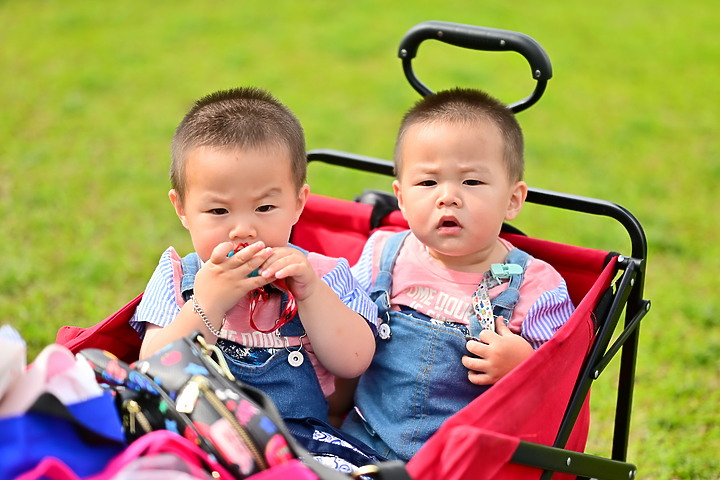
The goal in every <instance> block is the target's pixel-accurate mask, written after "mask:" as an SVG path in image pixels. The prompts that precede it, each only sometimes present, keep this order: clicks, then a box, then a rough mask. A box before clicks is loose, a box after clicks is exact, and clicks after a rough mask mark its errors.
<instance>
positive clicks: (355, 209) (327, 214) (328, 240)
mask: <svg viewBox="0 0 720 480" xmlns="http://www.w3.org/2000/svg"><path fill="white" fill-rule="evenodd" d="M371 213H372V207H370V205H365V204H362V203H357V202H350V201H347V200H338V199H335V198H330V197H324V196H321V195H315V194H311V195H310V197H309V198H308V201H307V204H306V205H305V210H304V211H303V213H302V215H301V216H300V220H299V221H298V222H297V223H296V224H295V227H294V228H293V233H292V237H291V239H290V241H291V242H292V243H294V244H295V245H297V246H299V247H302V248H304V249H306V250H310V251H312V252H317V253H321V254H323V255H327V256H330V257H344V258H346V259H347V260H348V261H349V262H350V264H351V265H352V264H353V263H355V262H356V261H357V259H358V258H360V253H361V252H362V247H363V245H365V241H366V240H367V238H368V236H369V235H370V214H371Z"/></svg>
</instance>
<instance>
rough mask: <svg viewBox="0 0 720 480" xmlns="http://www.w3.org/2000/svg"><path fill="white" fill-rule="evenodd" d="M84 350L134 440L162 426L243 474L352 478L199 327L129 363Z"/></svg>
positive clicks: (404, 478)
mask: <svg viewBox="0 0 720 480" xmlns="http://www.w3.org/2000/svg"><path fill="white" fill-rule="evenodd" d="M78 355H79V356H82V357H83V358H84V359H86V360H87V361H88V363H89V364H90V365H91V366H92V368H93V370H94V371H95V374H96V376H97V378H98V381H99V382H100V383H104V384H108V385H110V386H111V387H112V388H113V390H114V391H115V399H116V406H117V409H118V411H119V412H120V416H121V418H122V423H123V429H124V431H125V435H126V437H127V441H128V442H133V441H134V440H136V439H138V438H140V437H141V436H143V435H145V434H147V433H150V432H153V431H156V430H169V431H172V432H175V433H178V434H180V435H182V436H183V437H184V438H186V439H189V440H191V441H192V442H193V443H195V444H196V445H198V446H199V447H200V448H202V449H203V450H204V451H205V452H207V453H208V454H209V455H210V457H211V458H213V459H215V460H217V461H218V462H219V464H220V465H222V466H223V467H224V468H225V469H226V470H227V471H228V472H229V473H230V474H231V475H232V476H233V477H234V478H237V479H246V478H248V479H252V480H255V479H258V480H259V479H267V480H271V479H280V478H298V479H302V478H308V479H310V478H316V479H323V480H347V479H348V478H349V477H348V475H346V474H344V473H340V472H338V471H335V470H332V469H330V468H328V467H326V466H324V465H322V464H320V463H319V462H317V461H315V460H314V459H313V458H312V455H311V454H310V453H308V452H307V451H306V450H305V449H304V448H302V447H301V446H300V445H299V444H298V443H297V442H296V441H295V440H294V438H293V437H292V435H291V434H290V432H289V430H288V428H287V426H286V425H285V423H284V422H283V420H282V418H281V417H280V414H279V412H278V411H277V409H276V407H275V405H274V404H273V403H272V401H271V400H270V399H269V397H267V396H266V395H265V394H264V393H263V392H261V391H260V390H258V389H256V388H253V387H251V386H249V385H247V384H245V383H242V382H240V381H237V380H236V379H235V378H234V376H233V375H232V373H231V372H230V370H229V369H228V367H227V364H226V362H225V358H224V357H223V354H222V352H221V351H220V350H219V349H218V348H217V347H216V346H214V345H208V344H207V343H206V342H205V340H204V338H203V336H202V335H201V334H200V333H198V332H194V333H193V334H191V335H190V336H188V337H185V338H181V339H179V340H176V341H175V342H173V343H171V344H170V345H168V346H166V347H165V348H163V349H162V350H160V351H158V352H157V353H156V354H154V355H153V356H151V357H149V358H147V359H145V360H140V361H136V362H133V363H132V364H129V365H128V364H127V363H125V362H123V361H121V360H119V359H117V358H116V357H114V356H113V355H112V354H110V353H108V352H106V351H104V350H99V349H94V348H90V349H84V350H82V351H81V352H79V353H78ZM131 445H132V444H131ZM360 471H361V472H367V473H368V474H370V475H372V478H377V479H381V480H384V479H391V478H392V479H398V480H409V478H410V477H409V476H408V475H407V473H406V471H405V469H404V465H402V464H401V463H400V462H383V463H380V464H377V465H369V466H367V467H361V470H360ZM288 475H289V476H288ZM350 478H354V477H353V476H350ZM364 478H370V477H364Z"/></svg>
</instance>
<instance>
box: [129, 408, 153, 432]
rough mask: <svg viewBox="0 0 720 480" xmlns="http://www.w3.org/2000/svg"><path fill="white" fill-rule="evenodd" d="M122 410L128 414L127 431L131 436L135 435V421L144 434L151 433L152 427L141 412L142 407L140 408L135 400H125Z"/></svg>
mask: <svg viewBox="0 0 720 480" xmlns="http://www.w3.org/2000/svg"><path fill="white" fill-rule="evenodd" d="M123 408H124V409H125V410H126V411H127V412H128V416H127V418H128V430H129V431H130V434H131V435H135V426H136V425H135V422H136V421H137V423H138V424H139V425H140V428H142V429H143V431H144V433H150V432H151V431H152V426H151V425H150V422H149V421H148V419H147V417H146V416H145V414H144V413H143V412H142V407H140V404H139V403H138V402H136V401H135V400H125V401H124V402H123Z"/></svg>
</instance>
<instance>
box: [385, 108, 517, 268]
mask: <svg viewBox="0 0 720 480" xmlns="http://www.w3.org/2000/svg"><path fill="white" fill-rule="evenodd" d="M400 154H401V155H402V158H401V160H402V169H401V172H400V176H399V177H398V179H397V180H396V181H395V182H394V183H393V188H394V190H395V194H396V195H397V197H398V202H399V204H400V209H401V210H402V212H403V214H404V215H405V218H406V219H407V220H408V223H409V224H410V228H411V229H412V231H413V233H414V234H415V235H416V236H417V237H418V238H419V239H420V241H422V242H423V243H424V244H425V245H427V246H428V247H429V249H430V254H431V255H433V257H435V258H436V259H438V260H439V261H441V262H442V263H444V264H446V265H447V266H449V267H452V268H456V269H461V270H465V269H472V267H473V266H485V265H486V264H487V263H496V262H500V261H502V259H503V258H504V254H505V252H504V250H503V249H502V248H501V247H500V244H499V242H498V240H497V236H498V234H499V233H500V228H501V226H502V223H503V221H504V220H511V219H513V218H515V216H516V215H517V214H518V213H519V211H520V209H521V207H522V204H523V202H524V200H525V196H526V194H527V186H526V185H525V183H524V182H512V181H510V180H509V179H508V175H507V169H506V166H505V162H504V160H503V155H504V142H503V138H502V136H501V134H500V131H499V129H498V128H497V126H495V125H494V124H492V123H490V122H488V121H483V122H480V123H475V124H470V125H462V124H447V123H433V124H430V125H422V124H416V125H413V126H411V127H410V128H409V129H408V130H407V132H406V134H405V138H404V141H403V144H402V148H401V151H400Z"/></svg>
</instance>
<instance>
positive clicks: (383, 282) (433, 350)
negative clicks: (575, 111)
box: [342, 232, 529, 461]
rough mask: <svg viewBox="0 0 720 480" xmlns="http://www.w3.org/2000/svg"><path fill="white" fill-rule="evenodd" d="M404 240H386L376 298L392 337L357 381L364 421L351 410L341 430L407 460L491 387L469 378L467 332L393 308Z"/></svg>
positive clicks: (513, 255) (521, 258)
mask: <svg viewBox="0 0 720 480" xmlns="http://www.w3.org/2000/svg"><path fill="white" fill-rule="evenodd" d="M406 237H407V232H402V233H399V234H396V235H393V236H391V237H390V238H388V240H387V243H386V244H385V246H384V248H383V252H382V255H381V257H380V265H379V273H378V276H377V278H376V282H375V285H374V288H373V291H372V293H371V298H373V299H374V300H375V302H376V304H377V305H378V309H379V312H380V315H381V317H383V316H384V317H385V318H386V320H387V321H388V325H389V326H390V329H391V332H392V334H391V337H390V338H389V339H387V340H378V341H377V346H376V351H375V356H374V357H373V361H372V364H371V365H370V367H369V368H368V370H367V371H366V372H365V373H364V374H363V375H362V377H361V378H360V382H359V384H358V388H357V391H356V394H355V404H356V405H357V408H358V410H359V411H360V412H361V414H362V417H364V419H363V418H362V417H360V415H358V413H357V412H355V411H353V412H351V413H350V415H348V417H347V418H346V420H345V422H344V423H343V426H342V430H343V431H345V432H347V433H349V434H351V435H353V436H354V437H355V438H357V439H359V440H360V441H362V442H364V443H366V444H367V445H369V446H370V447H372V448H373V449H374V450H376V451H377V452H378V453H379V454H380V455H383V456H385V457H387V458H390V459H400V460H403V461H408V460H409V459H410V458H411V457H412V456H413V455H414V454H415V453H416V452H417V451H418V449H419V448H420V447H421V446H422V445H423V444H424V443H425V442H426V441H427V440H428V439H429V438H430V436H431V435H432V434H434V433H435V432H436V431H437V429H438V428H440V425H441V424H442V423H443V422H444V421H445V420H446V419H447V418H449V417H450V416H452V415H454V414H455V413H457V412H458V411H459V410H460V409H462V408H463V407H465V406H466V405H468V404H469V403H470V402H471V401H472V400H474V399H475V398H476V397H477V396H478V395H480V394H482V393H483V392H485V391H486V390H487V389H488V388H490V387H491V386H487V385H486V386H479V385H474V384H472V383H470V382H469V381H468V379H467V369H466V368H465V367H464V366H463V365H462V362H461V358H462V356H463V355H466V354H468V352H467V348H466V343H467V340H466V338H465V334H464V332H463V330H462V329H458V328H455V327H454V326H452V325H446V324H443V323H438V322H433V321H432V320H431V319H429V318H428V317H426V316H421V315H416V314H411V313H409V312H403V311H393V310H389V308H390V304H389V298H390V294H389V292H390V291H391V288H392V270H393V267H394V264H395V260H396V259H397V256H398V253H399V251H400V248H401V247H402V243H403V241H404V240H405V238H406ZM515 250H517V249H515ZM515 250H513V251H511V252H510V253H509V254H508V259H507V260H509V261H512V263H515V262H516V261H518V262H522V263H523V266H524V264H525V263H527V258H529V256H528V255H527V254H525V253H524V252H520V251H519V250H518V251H517V252H515ZM525 257H527V258H525ZM511 281H512V280H511ZM521 283H522V278H517V279H515V281H514V283H512V286H513V291H517V290H518V289H519V288H520V284H521ZM517 298H518V296H517V295H513V294H512V293H511V294H508V295H506V296H505V297H504V299H501V300H504V301H503V305H502V307H503V310H502V313H503V314H507V315H508V316H509V315H511V314H512V309H513V308H514V306H515V304H516V303H517ZM513 300H514V301H513ZM493 305H494V306H495V302H493ZM475 323H477V325H473V323H472V321H471V323H470V325H469V326H468V327H469V330H470V332H472V333H479V330H477V332H475V330H476V329H478V328H479V323H478V322H477V319H476V320H475Z"/></svg>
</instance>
